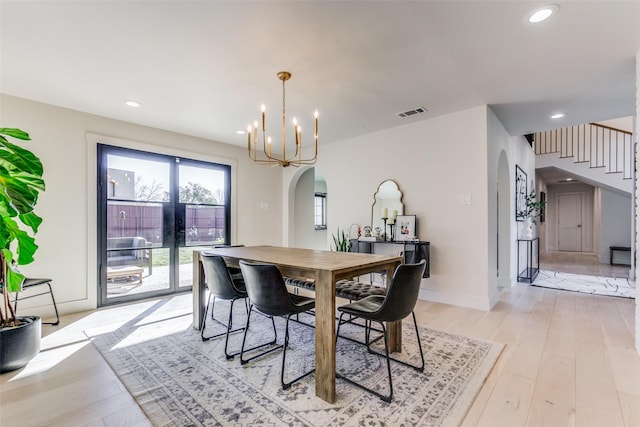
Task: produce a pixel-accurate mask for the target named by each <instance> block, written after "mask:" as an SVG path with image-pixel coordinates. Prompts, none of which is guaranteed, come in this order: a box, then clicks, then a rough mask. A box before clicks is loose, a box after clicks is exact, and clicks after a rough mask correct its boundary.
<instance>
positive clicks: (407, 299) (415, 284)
mask: <svg viewBox="0 0 640 427" xmlns="http://www.w3.org/2000/svg"><path fill="white" fill-rule="evenodd" d="M425 267H426V261H425V260H422V261H420V262H419V263H418V264H401V265H400V266H398V268H397V269H396V271H395V273H394V274H393V279H392V280H391V284H390V285H389V287H388V288H387V294H386V295H385V296H381V295H371V296H368V297H366V298H363V299H361V300H359V301H356V302H353V303H351V304H347V305H343V306H340V307H338V311H340V319H339V321H338V330H337V332H336V341H337V338H338V336H339V335H340V326H342V325H343V324H344V323H348V322H349V320H344V321H343V317H344V316H345V315H349V316H350V318H353V317H358V318H361V319H363V320H364V321H365V324H366V327H365V343H364V344H365V345H366V347H367V350H368V351H369V352H370V353H374V354H377V355H380V356H384V357H385V358H386V361H387V374H388V377H389V394H388V395H383V394H382V393H379V392H377V391H375V390H372V389H371V388H368V387H366V386H364V385H362V384H360V383H358V382H356V381H354V380H352V379H349V378H347V377H345V376H344V375H342V374H340V373H339V372H337V373H336V377H337V378H341V379H343V380H345V381H347V382H348V383H350V384H353V385H355V386H357V387H359V388H361V389H363V390H366V391H368V392H370V393H373V394H374V395H376V396H378V397H379V398H381V399H382V400H384V401H385V402H391V400H392V399H393V383H392V380H391V360H394V361H396V362H399V363H402V364H404V365H406V366H409V367H412V368H414V369H415V370H417V371H420V372H422V371H424V353H423V351H422V344H421V342H420V332H419V331H418V323H417V322H416V315H415V313H414V311H413V309H414V307H415V305H416V302H417V301H418V293H419V292H420V282H421V280H422V274H423V273H424V269H425ZM409 314H411V315H412V316H413V325H414V327H415V331H416V336H417V338H418V348H419V349H420V359H421V361H422V363H421V364H420V365H412V364H410V363H407V362H405V361H402V360H398V359H394V358H392V357H390V356H389V343H388V341H387V334H386V328H385V325H384V323H385V322H387V323H388V322H399V321H401V320H402V319H404V318H405V317H407V316H408V315H409ZM371 322H376V323H378V324H380V326H381V327H382V336H383V338H384V349H385V352H384V354H383V353H379V352H376V351H374V350H373V349H372V348H371V344H372V342H373V341H372V340H371V337H370V334H371ZM336 344H337V343H336Z"/></svg>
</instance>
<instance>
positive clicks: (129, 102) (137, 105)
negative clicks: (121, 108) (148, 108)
mask: <svg viewBox="0 0 640 427" xmlns="http://www.w3.org/2000/svg"><path fill="white" fill-rule="evenodd" d="M124 103H125V104H127V106H129V107H132V108H138V107H140V106H141V105H142V104H140V103H139V102H138V101H132V100H129V101H125V102H124Z"/></svg>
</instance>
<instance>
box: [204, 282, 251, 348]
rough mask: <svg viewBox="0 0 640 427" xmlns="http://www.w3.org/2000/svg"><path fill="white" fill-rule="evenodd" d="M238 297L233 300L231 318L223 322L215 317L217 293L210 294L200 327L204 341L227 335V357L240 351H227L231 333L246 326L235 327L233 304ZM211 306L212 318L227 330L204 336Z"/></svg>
mask: <svg viewBox="0 0 640 427" xmlns="http://www.w3.org/2000/svg"><path fill="white" fill-rule="evenodd" d="M237 299H238V298H234V299H232V300H231V307H230V308H229V319H228V321H227V323H223V322H221V321H219V320H218V319H216V318H215V317H214V311H213V309H214V304H215V300H216V297H215V295H211V294H210V295H209V299H208V300H207V305H206V306H205V309H204V316H202V325H201V326H202V327H201V328H200V338H201V339H202V341H209V340H211V339H213V338H218V337H221V336H223V335H226V339H225V344H224V353H225V356H226V357H227V359H232V358H233V357H234V356H236V355H237V354H238V352H236V353H233V354H229V353H228V352H227V345H228V343H229V334H232V333H234V332H240V331H242V330H243V329H244V328H237V329H233V304H234V303H235V302H236V300H237ZM243 299H244V300H245V303H246V299H245V298H243ZM209 306H211V319H213V320H214V321H216V322H218V323H219V324H221V325H223V326H224V327H225V329H226V330H225V332H221V333H219V334H214V335H211V336H208V337H205V336H204V332H205V328H206V326H207V313H208V311H209Z"/></svg>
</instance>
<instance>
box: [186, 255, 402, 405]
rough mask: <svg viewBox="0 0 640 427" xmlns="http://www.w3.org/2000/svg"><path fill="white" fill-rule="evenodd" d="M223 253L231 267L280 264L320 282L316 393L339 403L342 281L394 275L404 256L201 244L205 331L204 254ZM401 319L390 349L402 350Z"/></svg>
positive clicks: (199, 297)
mask: <svg viewBox="0 0 640 427" xmlns="http://www.w3.org/2000/svg"><path fill="white" fill-rule="evenodd" d="M201 252H206V253H210V254H215V255H220V256H222V257H223V258H224V260H225V262H226V263H227V265H228V266H230V267H238V266H239V261H240V260H246V261H254V262H264V263H270V264H275V265H277V266H278V268H279V269H280V271H281V272H282V275H283V276H287V277H291V278H294V279H303V280H313V281H314V282H315V299H316V309H315V317H316V319H315V325H316V329H315V331H316V352H315V353H316V372H315V380H316V396H318V397H320V398H322V399H324V400H326V401H327V402H330V403H333V402H335V400H336V317H335V316H336V297H335V293H336V281H338V280H341V279H349V278H352V277H356V276H359V275H363V274H367V273H371V272H376V271H378V272H379V271H386V273H387V277H389V278H391V277H393V273H394V272H395V270H396V268H397V267H398V265H400V263H401V261H402V258H401V257H399V256H389V255H378V254H361V253H352V252H331V251H320V250H313V249H299V248H285V247H279V246H240V247H222V248H213V249H210V248H199V249H195V250H194V252H193V266H194V267H193V268H194V272H193V296H194V297H193V316H194V318H193V326H194V328H196V329H199V328H200V327H201V326H200V325H201V324H202V317H203V316H204V307H205V304H206V299H205V293H206V292H205V291H206V283H205V278H204V270H203V268H202V264H201V262H200V253H201ZM401 325H402V324H401V322H396V323H394V324H391V325H388V328H387V334H388V338H389V347H390V348H389V350H390V351H400V350H401V348H402V341H401V337H402V333H401V328H402V326H401Z"/></svg>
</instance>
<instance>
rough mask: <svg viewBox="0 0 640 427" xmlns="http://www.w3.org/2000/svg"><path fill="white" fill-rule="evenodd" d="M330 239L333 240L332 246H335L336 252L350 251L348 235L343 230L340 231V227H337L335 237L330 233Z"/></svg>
mask: <svg viewBox="0 0 640 427" xmlns="http://www.w3.org/2000/svg"><path fill="white" fill-rule="evenodd" d="M331 237H332V238H333V245H334V246H335V250H336V252H349V250H350V249H351V241H350V240H349V235H348V234H347V233H346V232H345V231H344V230H340V227H338V232H337V235H336V234H333V233H331Z"/></svg>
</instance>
